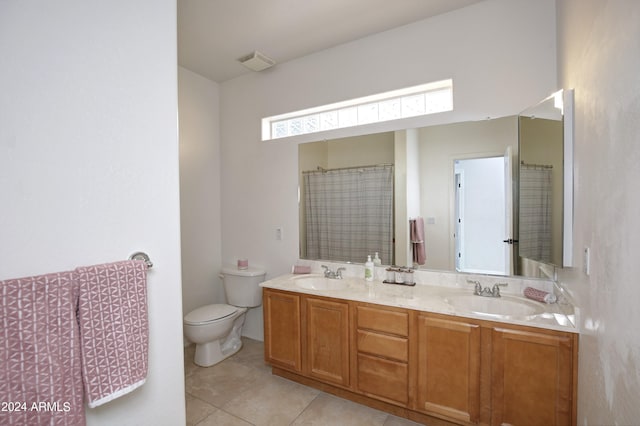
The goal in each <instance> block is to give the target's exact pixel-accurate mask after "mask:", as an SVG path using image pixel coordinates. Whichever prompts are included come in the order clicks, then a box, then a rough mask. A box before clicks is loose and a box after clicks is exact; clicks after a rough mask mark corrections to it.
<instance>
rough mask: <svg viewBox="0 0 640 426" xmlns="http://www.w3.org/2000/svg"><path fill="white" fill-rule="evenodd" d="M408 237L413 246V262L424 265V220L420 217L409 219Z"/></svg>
mask: <svg viewBox="0 0 640 426" xmlns="http://www.w3.org/2000/svg"><path fill="white" fill-rule="evenodd" d="M409 238H410V239H411V246H412V247H413V263H414V264H416V265H424V264H425V262H426V261H427V255H426V253H425V249H424V220H423V219H422V218H421V217H417V218H415V219H410V220H409Z"/></svg>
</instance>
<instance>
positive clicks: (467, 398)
mask: <svg viewBox="0 0 640 426" xmlns="http://www.w3.org/2000/svg"><path fill="white" fill-rule="evenodd" d="M417 374H418V395H417V407H416V409H418V410H420V411H423V412H426V413H429V414H436V415H438V416H446V417H447V418H450V419H455V420H461V421H463V422H471V423H475V422H477V421H478V420H479V412H480V326H479V325H477V324H473V323H469V322H466V321H464V320H458V319H453V318H452V319H448V318H445V317H440V318H438V317H432V316H428V315H420V316H419V317H418V367H417Z"/></svg>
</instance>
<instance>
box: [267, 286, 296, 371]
mask: <svg viewBox="0 0 640 426" xmlns="http://www.w3.org/2000/svg"><path fill="white" fill-rule="evenodd" d="M262 301H263V312H264V356H265V360H266V361H267V362H268V363H269V364H271V365H273V366H276V367H281V368H286V369H288V370H292V371H295V372H301V371H302V357H301V353H302V352H301V336H300V324H301V322H300V296H298V295H295V294H290V293H282V292H279V291H274V290H268V289H265V290H264V292H263V298H262Z"/></svg>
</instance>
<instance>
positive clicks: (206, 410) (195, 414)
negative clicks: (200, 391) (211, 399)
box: [186, 394, 217, 426]
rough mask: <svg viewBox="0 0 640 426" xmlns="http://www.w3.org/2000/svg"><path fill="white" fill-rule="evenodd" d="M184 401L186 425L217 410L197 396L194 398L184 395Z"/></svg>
mask: <svg viewBox="0 0 640 426" xmlns="http://www.w3.org/2000/svg"><path fill="white" fill-rule="evenodd" d="M186 402H187V426H191V425H195V424H196V423H198V422H199V421H201V420H203V419H204V418H206V417H207V416H208V415H210V414H211V413H213V412H214V411H216V410H217V408H216V407H214V406H213V405H211V404H207V403H206V402H204V401H202V400H199V399H198V398H194V397H193V396H191V395H189V394H187V396H186Z"/></svg>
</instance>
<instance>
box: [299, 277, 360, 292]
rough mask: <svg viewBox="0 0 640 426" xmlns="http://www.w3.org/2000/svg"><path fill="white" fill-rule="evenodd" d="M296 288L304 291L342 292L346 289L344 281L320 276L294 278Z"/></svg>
mask: <svg viewBox="0 0 640 426" xmlns="http://www.w3.org/2000/svg"><path fill="white" fill-rule="evenodd" d="M294 282H295V284H296V286H298V287H300V288H303V289H306V290H343V289H345V288H347V287H348V286H347V282H346V281H345V280H338V279H331V278H325V277H323V276H322V275H304V276H300V277H295V278H294Z"/></svg>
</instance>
